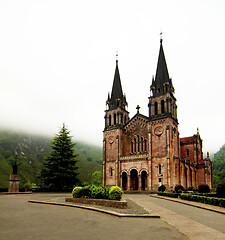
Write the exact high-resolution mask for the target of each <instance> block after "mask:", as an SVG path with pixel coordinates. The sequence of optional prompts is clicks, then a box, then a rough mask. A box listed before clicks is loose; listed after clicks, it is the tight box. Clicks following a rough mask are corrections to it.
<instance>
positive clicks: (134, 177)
mask: <svg viewBox="0 0 225 240" xmlns="http://www.w3.org/2000/svg"><path fill="white" fill-rule="evenodd" d="M130 189H131V190H138V172H137V170H136V169H132V170H131V171H130Z"/></svg>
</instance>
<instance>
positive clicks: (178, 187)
mask: <svg viewBox="0 0 225 240" xmlns="http://www.w3.org/2000/svg"><path fill="white" fill-rule="evenodd" d="M174 191H175V192H176V193H178V192H179V193H180V192H182V191H184V187H183V186H182V185H176V186H175V188H174Z"/></svg>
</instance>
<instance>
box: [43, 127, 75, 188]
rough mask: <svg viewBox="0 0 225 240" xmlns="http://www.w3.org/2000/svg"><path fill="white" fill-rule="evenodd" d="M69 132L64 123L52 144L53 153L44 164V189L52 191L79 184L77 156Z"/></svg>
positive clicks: (50, 153)
mask: <svg viewBox="0 0 225 240" xmlns="http://www.w3.org/2000/svg"><path fill="white" fill-rule="evenodd" d="M71 138H72V137H71V136H69V131H68V130H67V129H66V127H65V124H64V123H63V126H62V129H61V130H60V132H59V133H58V134H56V136H55V138H54V139H53V141H52V143H51V149H52V150H51V151H50V152H49V154H48V156H47V157H46V158H45V160H44V162H43V168H42V170H41V180H42V183H43V185H44V187H47V188H49V189H51V190H63V189H70V188H73V186H74V185H76V183H77V182H78V179H77V175H78V173H77V169H78V167H76V164H77V160H76V157H77V155H76V154H75V153H74V145H75V143H73V142H72V140H71Z"/></svg>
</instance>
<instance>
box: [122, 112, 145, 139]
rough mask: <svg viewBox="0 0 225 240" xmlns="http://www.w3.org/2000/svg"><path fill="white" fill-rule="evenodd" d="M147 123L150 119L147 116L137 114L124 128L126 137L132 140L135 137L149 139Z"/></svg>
mask: <svg viewBox="0 0 225 240" xmlns="http://www.w3.org/2000/svg"><path fill="white" fill-rule="evenodd" d="M147 123H148V118H147V117H146V116H144V115H141V114H139V113H138V114H136V115H135V116H134V117H133V118H131V119H130V121H129V122H128V123H127V124H126V126H125V127H124V129H125V132H126V135H127V136H128V137H131V138H132V136H134V135H136V136H137V135H140V136H143V137H147Z"/></svg>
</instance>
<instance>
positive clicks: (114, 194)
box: [109, 186, 123, 200]
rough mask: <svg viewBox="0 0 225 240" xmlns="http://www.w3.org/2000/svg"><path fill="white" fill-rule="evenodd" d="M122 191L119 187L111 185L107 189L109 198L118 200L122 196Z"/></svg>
mask: <svg viewBox="0 0 225 240" xmlns="http://www.w3.org/2000/svg"><path fill="white" fill-rule="evenodd" d="M122 195H123V191H122V190H121V188H120V187H117V186H113V187H111V188H110V189H109V199H111V200H120V199H121V198H122Z"/></svg>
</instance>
